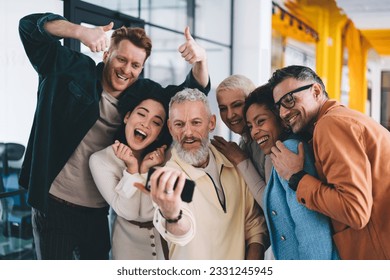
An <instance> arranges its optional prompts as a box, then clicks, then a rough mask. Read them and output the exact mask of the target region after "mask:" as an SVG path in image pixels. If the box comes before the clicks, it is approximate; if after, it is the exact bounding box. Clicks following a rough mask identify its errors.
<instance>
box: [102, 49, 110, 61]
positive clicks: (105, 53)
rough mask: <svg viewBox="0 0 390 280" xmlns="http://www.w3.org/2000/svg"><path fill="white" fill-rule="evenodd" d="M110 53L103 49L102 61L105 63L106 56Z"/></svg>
mask: <svg viewBox="0 0 390 280" xmlns="http://www.w3.org/2000/svg"><path fill="white" fill-rule="evenodd" d="M109 55H110V53H109V51H104V53H103V62H104V63H107V59H108V56H109Z"/></svg>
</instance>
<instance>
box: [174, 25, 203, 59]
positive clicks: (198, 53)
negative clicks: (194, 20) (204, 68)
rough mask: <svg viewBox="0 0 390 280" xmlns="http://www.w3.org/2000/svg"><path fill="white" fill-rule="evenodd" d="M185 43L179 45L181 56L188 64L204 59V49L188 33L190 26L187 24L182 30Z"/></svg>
mask: <svg viewBox="0 0 390 280" xmlns="http://www.w3.org/2000/svg"><path fill="white" fill-rule="evenodd" d="M184 37H185V40H186V41H185V43H184V44H182V45H181V46H180V47H179V52H180V53H181V56H182V57H183V58H184V59H185V61H187V62H188V63H190V64H194V63H196V62H201V61H204V60H206V51H205V49H204V48H203V47H201V46H200V45H199V44H198V43H197V42H195V40H194V38H192V36H191V33H190V28H189V27H188V26H187V27H186V29H185V30H184Z"/></svg>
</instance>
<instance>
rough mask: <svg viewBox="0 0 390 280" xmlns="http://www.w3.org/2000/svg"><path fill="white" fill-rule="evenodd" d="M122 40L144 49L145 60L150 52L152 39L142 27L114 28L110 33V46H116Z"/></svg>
mask: <svg viewBox="0 0 390 280" xmlns="http://www.w3.org/2000/svg"><path fill="white" fill-rule="evenodd" d="M122 40H129V41H130V42H131V43H133V44H134V45H135V46H137V47H138V48H141V49H144V50H145V52H146V57H145V61H146V60H147V59H148V57H149V56H150V53H151V52H152V40H150V38H149V36H148V35H146V33H145V30H144V29H143V28H139V27H125V26H122V27H121V28H118V29H116V30H115V31H114V32H113V33H112V35H111V46H114V47H116V46H118V44H119V42H120V41H122Z"/></svg>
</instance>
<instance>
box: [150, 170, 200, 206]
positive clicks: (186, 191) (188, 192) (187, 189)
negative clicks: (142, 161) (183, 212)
mask: <svg viewBox="0 0 390 280" xmlns="http://www.w3.org/2000/svg"><path fill="white" fill-rule="evenodd" d="M154 171H156V168H154V167H152V168H150V169H149V171H148V177H147V178H146V185H145V188H146V189H147V190H148V191H150V183H149V179H150V176H152V174H153V172H154ZM175 188H176V184H175V186H174V187H173V189H175ZM194 189H195V182H194V181H192V180H189V179H186V182H185V183H184V188H183V191H182V192H181V200H183V201H184V202H191V201H192V196H193V195H194Z"/></svg>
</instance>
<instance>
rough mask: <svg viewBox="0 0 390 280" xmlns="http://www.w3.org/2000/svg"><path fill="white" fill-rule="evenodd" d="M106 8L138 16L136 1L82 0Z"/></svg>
mask: <svg viewBox="0 0 390 280" xmlns="http://www.w3.org/2000/svg"><path fill="white" fill-rule="evenodd" d="M83 1H84V2H88V3H91V4H94V5H97V6H100V7H103V8H106V9H110V10H113V11H119V12H121V13H124V14H126V15H129V16H133V17H139V14H138V1H135V0H133V1H129V0H83Z"/></svg>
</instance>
